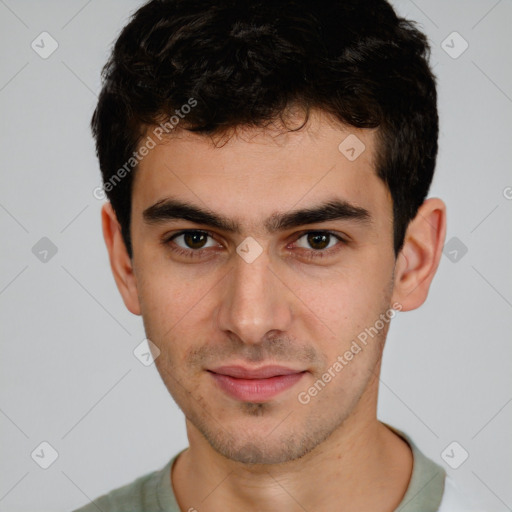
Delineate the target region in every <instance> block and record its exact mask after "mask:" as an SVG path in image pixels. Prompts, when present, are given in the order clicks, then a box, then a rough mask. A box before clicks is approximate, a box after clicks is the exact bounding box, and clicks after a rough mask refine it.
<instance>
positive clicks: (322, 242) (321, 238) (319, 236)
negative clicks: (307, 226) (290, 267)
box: [307, 233, 331, 251]
mask: <svg viewBox="0 0 512 512" xmlns="http://www.w3.org/2000/svg"><path fill="white" fill-rule="evenodd" d="M330 240H331V235H329V234H328V233H308V235H307V241H308V244H309V246H310V247H311V248H312V249H315V250H317V251H320V250H322V249H325V248H326V247H327V246H328V245H329V242H330Z"/></svg>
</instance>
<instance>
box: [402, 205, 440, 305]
mask: <svg viewBox="0 0 512 512" xmlns="http://www.w3.org/2000/svg"><path fill="white" fill-rule="evenodd" d="M445 236H446V206H445V204H444V203H443V201H441V199H438V198H430V199H427V200H426V201H425V202H424V203H423V204H422V205H421V206H420V208H419V210H418V213H417V214H416V217H415V218H414V219H413V220H412V221H411V222H410V224H409V226H408V228H407V232H406V234H405V241H404V245H403V247H402V250H401V251H400V254H399V255H398V258H397V262H396V266H395V281H394V290H393V296H392V302H398V303H400V304H401V305H402V308H401V309H402V311H409V310H412V309H416V308H418V307H419V306H421V305H422V304H423V303H424V302H425V300H426V298H427V295H428V291H429V288H430V284H431V283H432V280H433V278H434V275H435V273H436V270H437V268H438V266H439V262H440V259H441V255H442V251H443V244H444V240H445Z"/></svg>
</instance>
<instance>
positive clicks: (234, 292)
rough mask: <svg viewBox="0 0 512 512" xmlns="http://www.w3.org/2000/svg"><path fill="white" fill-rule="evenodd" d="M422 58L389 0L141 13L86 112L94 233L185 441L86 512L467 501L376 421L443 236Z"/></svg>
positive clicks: (425, 508) (234, 0)
mask: <svg viewBox="0 0 512 512" xmlns="http://www.w3.org/2000/svg"><path fill="white" fill-rule="evenodd" d="M428 52H429V47H428V44H427V41H426V38H425V37H424V35H423V34H422V33H420V32H419V31H418V30H417V29H416V28H415V27H414V25H413V24H412V23H411V22H409V21H406V20H404V19H400V18H398V17H397V16H396V14H395V13H394V11H393V9H392V8H391V7H390V5H389V4H387V3H386V2H385V1H384V0H373V1H372V0H365V1H359V0H357V1H356V0H350V1H342V0H324V1H319V2H311V1H309V0H297V1H295V0H293V1H292V0H276V1H272V2H260V1H256V2H245V1H241V0H220V1H217V2H208V1H206V0H196V1H192V0H189V1H183V0H182V1H180V0H162V1H152V2H149V3H148V4H146V5H145V6H143V7H142V8H141V9H140V10H139V11H138V12H137V13H136V14H135V15H134V16H133V19H132V20H131V21H130V23H129V24H128V25H127V26H126V27H125V29H124V30H123V31H122V33H121V35H120V37H119V39H118V40H117V42H116V44H115V47H114V50H113V52H112V56H111V58H110V60H109V62H108V64H107V66H106V67H105V69H104V85H103V90H102V92H101V95H100V98H99V103H98V106H97V109H96V111H95V113H94V116H93V120H92V128H93V132H94V135H95V138H96V143H97V152H98V157H99V161H100V167H101V171H102V174H103V180H104V190H105V192H106V193H107V195H108V199H109V202H108V203H107V204H105V205H104V207H103V210H102V219H103V232H104V237H105V241H106V245H107V248H108V252H109V256H110V263H111V266H112V271H113V274H114V277H115V280H116V283H117V286H118V288H119V291H120V293H121V295H122V297H123V300H124V302H125V304H126V307H127V308H128V309H129V310H130V311H131V312H132V313H134V314H136V315H141V316H142V318H143V321H144V326H145V330H146V334H147V338H148V339H149V340H150V343H149V344H150V347H151V350H152V351H153V355H154V357H155V364H156V366H157V368H158V371H159V373H160V375H161V377H162V379H163V381H164V383H165V385H166V386H167V388H168V390H169V392H170V393H171V395H172V396H173V398H174V399H175V401H176V402H177V403H178V405H179V406H180V408H181V409H182V410H183V412H184V414H185V417H186V426H187V433H188V438H189V445H190V446H189V447H188V448H187V449H185V450H183V451H182V452H180V453H179V454H176V455H175V456H174V457H172V459H171V460H170V461H169V463H168V464H167V465H166V466H165V467H164V468H162V469H161V470H159V471H155V472H154V473H151V474H149V475H145V476H143V477H141V478H140V479H138V480H136V481H135V482H133V483H132V484H129V485H127V486H125V487H123V488H121V489H118V490H115V491H113V492H111V493H110V494H108V495H106V496H103V497H101V498H99V499H98V500H96V501H95V502H94V503H92V504H89V505H88V506H86V507H84V508H83V509H80V510H81V511H92V510H98V509H99V510H102V511H104V512H107V511H119V512H121V511H123V512H126V511H145V512H149V511H151V512H153V511H168V512H171V511H172V512H178V511H179V510H181V511H195V510H197V511H200V512H212V511H220V510H226V511H235V510H236V511H260V510H262V511H263V510H264V511H274V510H275V511H277V510H286V511H301V510H302V511H304V510H307V511H314V510H322V511H324V512H331V511H333V512H334V511H340V510H347V511H351V512H355V511H365V512H367V511H375V512H391V511H398V510H400V511H404V512H405V511H407V512H413V511H417V512H419V511H421V512H431V511H437V510H441V511H443V512H447V511H450V512H454V511H456V510H467V509H465V508H461V504H460V497H458V496H457V495H456V491H455V489H454V487H453V483H452V482H451V481H450V480H447V479H446V477H445V473H444V470H443V469H442V468H441V467H440V466H438V465H437V464H435V463H434V462H433V461H431V460H429V459H428V458H426V457H425V456H424V455H423V454H422V453H421V452H420V451H419V450H418V449H417V448H416V446H415V445H414V443H413V442H412V440H411V439H410V438H408V436H406V434H404V433H401V432H399V431H398V430H395V429H393V428H391V427H389V426H387V425H385V424H383V423H381V422H379V421H378V420H377V417H376V410H377V394H378V383H379V373H380V363H381V358H382V351H383V347H384V342H385V339H386V335H387V332H388V329H389V323H390V320H391V319H392V318H393V317H394V316H395V314H396V311H408V310H412V309H415V308H417V307H419V306H420V305H421V304H422V303H423V302H424V301H425V299H426V297H427V294H428V290H429V286H430V284H431V282H432V279H433V277H434V274H435V272H436V269H437V267H438V264H439V260H440V255H441V251H442V246H443V241H444V237H445V229H446V227H445V226H446V214H445V206H444V203H443V202H442V201H441V200H439V199H435V198H430V199H426V196H427V193H428V190H429V186H430V183H431V180H432V176H433V172H434V167H435V160H436V154H437V135H438V117H437V107H436V89H435V79H434V77H433V75H432V73H431V70H430V68H429V66H428V62H427V59H428ZM412 335H413V333H411V336H412Z"/></svg>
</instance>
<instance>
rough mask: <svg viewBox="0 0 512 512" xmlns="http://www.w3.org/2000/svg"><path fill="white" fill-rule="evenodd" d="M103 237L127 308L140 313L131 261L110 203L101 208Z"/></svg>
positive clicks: (134, 312)
mask: <svg viewBox="0 0 512 512" xmlns="http://www.w3.org/2000/svg"><path fill="white" fill-rule="evenodd" d="M101 222H102V227H103V238H104V239H105V244H106V246H107V250H108V255H109V259H110V267H111V268H112V273H113V275H114V279H115V281H116V284H117V288H118V290H119V292H120V293H121V296H122V298H123V301H124V303H125V305H126V307H127V308H128V310H129V311H130V312H131V313H133V314H134V315H140V304H139V298H138V293H137V282H136V279H135V274H134V272H133V263H132V260H131V259H130V257H129V255H128V251H127V250H126V245H125V243H124V240H123V237H122V234H121V226H120V225H119V222H118V220H117V217H116V214H115V212H114V210H113V208H112V205H111V204H110V203H105V204H104V205H103V207H102V209H101Z"/></svg>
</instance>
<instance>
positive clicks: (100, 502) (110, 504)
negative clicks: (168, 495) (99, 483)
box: [73, 458, 174, 512]
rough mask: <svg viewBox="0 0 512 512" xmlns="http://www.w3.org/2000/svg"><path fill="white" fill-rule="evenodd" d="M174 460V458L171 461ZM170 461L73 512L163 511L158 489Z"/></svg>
mask: <svg viewBox="0 0 512 512" xmlns="http://www.w3.org/2000/svg"><path fill="white" fill-rule="evenodd" d="M172 460H174V458H173V459H172ZM172 460H171V461H170V462H169V463H168V464H166V466H165V467H164V468H162V469H160V470H157V471H153V472H151V473H147V474H146V475H143V476H141V477H139V478H137V479H136V480H134V481H133V482H131V483H129V484H127V485H124V486H122V487H119V488H117V489H114V490H113V491H110V492H109V493H108V494H104V495H102V496H100V497H99V498H96V499H95V500H94V501H92V502H91V503H89V504H88V505H85V506H84V507H82V508H79V509H77V510H74V511H73V512H98V510H101V511H102V512H141V511H146V510H151V511H154V512H156V511H160V510H163V509H162V508H161V506H160V503H159V501H160V500H159V492H160V491H159V487H160V484H161V481H162V478H163V476H164V475H166V474H168V473H167V470H168V469H170V465H171V463H172Z"/></svg>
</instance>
